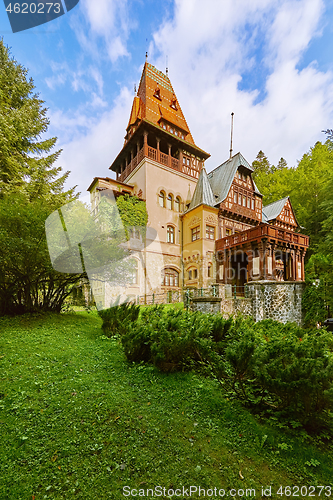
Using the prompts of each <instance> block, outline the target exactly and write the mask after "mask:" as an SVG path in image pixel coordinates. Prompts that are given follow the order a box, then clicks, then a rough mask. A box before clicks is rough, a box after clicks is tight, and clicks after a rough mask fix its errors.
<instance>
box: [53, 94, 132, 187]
mask: <svg viewBox="0 0 333 500" xmlns="http://www.w3.org/2000/svg"><path fill="white" fill-rule="evenodd" d="M132 99H133V94H132V92H130V91H129V90H128V89H127V88H123V89H122V91H121V93H120V95H119V96H118V98H117V100H116V101H115V102H114V103H113V107H112V109H109V110H107V111H105V112H104V113H103V114H102V116H101V117H100V118H99V119H97V120H92V119H91V118H90V117H88V116H87V115H85V114H84V113H82V114H77V115H76V116H73V117H70V116H68V114H63V113H59V112H58V113H56V114H54V115H52V116H51V123H52V127H63V133H62V137H66V136H67V131H68V134H69V135H70V137H72V135H73V129H74V130H76V133H74V137H73V138H71V139H70V140H68V142H62V143H59V145H58V147H60V148H63V153H62V154H61V156H60V158H59V160H58V165H60V166H62V168H63V170H64V171H67V170H70V171H71V175H70V177H69V179H68V181H67V186H68V187H71V186H73V185H78V186H79V187H78V189H79V191H81V192H82V195H84V194H85V193H86V190H87V188H88V186H89V185H90V183H91V181H92V179H93V178H94V177H113V173H112V172H111V171H110V170H108V168H109V166H110V164H111V162H112V161H113V159H114V158H115V157H116V156H117V154H118V153H119V145H122V144H123V142H124V133H125V129H126V126H127V122H128V118H129V110H130V109H131V105H132ZM81 127H83V128H84V132H83V133H82V132H80V128H81Z"/></svg>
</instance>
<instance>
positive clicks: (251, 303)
mask: <svg viewBox="0 0 333 500" xmlns="http://www.w3.org/2000/svg"><path fill="white" fill-rule="evenodd" d="M246 288H247V297H246V298H243V297H237V298H233V297H232V293H231V285H220V286H219V297H220V298H221V312H222V314H224V315H228V316H230V315H236V314H238V313H240V314H242V315H243V316H252V317H253V318H254V320H255V321H261V320H263V319H273V320H276V321H280V322H281V323H287V322H289V321H290V322H295V323H297V324H299V325H301V324H302V322H303V316H302V295H303V290H304V283H303V282H299V281H293V282H290V281H289V282H287V281H284V282H281V281H279V282H276V281H255V282H250V283H248V284H247V285H246Z"/></svg>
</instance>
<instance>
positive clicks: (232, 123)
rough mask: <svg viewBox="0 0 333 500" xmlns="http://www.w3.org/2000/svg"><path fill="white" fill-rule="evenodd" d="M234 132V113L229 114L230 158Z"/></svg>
mask: <svg viewBox="0 0 333 500" xmlns="http://www.w3.org/2000/svg"><path fill="white" fill-rule="evenodd" d="M233 132H234V113H233V112H232V113H231V135H230V158H231V157H232V136H233Z"/></svg>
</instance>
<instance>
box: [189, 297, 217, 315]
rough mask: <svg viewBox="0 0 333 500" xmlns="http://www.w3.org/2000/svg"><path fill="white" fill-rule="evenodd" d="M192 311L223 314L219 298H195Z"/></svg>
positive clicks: (191, 307) (192, 302) (192, 300)
mask: <svg viewBox="0 0 333 500" xmlns="http://www.w3.org/2000/svg"><path fill="white" fill-rule="evenodd" d="M190 309H191V311H200V312H203V313H211V314H217V313H219V312H221V299H220V298H218V297H193V298H192V299H191V302H190Z"/></svg>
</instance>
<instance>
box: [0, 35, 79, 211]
mask: <svg viewBox="0 0 333 500" xmlns="http://www.w3.org/2000/svg"><path fill="white" fill-rule="evenodd" d="M46 113H47V108H46V107H44V101H42V100H41V99H40V98H39V95H38V94H37V93H36V92H35V86H34V82H33V80H32V78H30V79H29V78H28V70H27V69H25V68H24V67H23V66H21V65H20V64H18V63H17V61H16V60H15V59H14V58H12V57H11V56H10V51H9V49H8V48H7V47H6V46H5V45H4V42H3V40H0V193H1V196H3V195H5V194H6V193H11V192H13V191H18V190H19V191H21V192H24V193H25V194H26V197H27V198H28V199H29V200H33V199H36V198H44V199H45V201H55V197H58V202H59V203H62V202H64V201H65V200H66V199H69V198H70V197H73V194H74V189H75V188H73V189H70V190H69V191H67V192H64V191H63V186H64V182H65V181H66V179H67V177H68V175H69V172H66V173H63V174H62V175H60V176H59V174H61V170H62V169H61V167H53V164H54V162H55V161H56V160H57V159H58V158H59V155H60V153H61V151H60V150H58V151H55V152H52V153H51V150H52V149H53V148H54V146H55V144H56V140H57V139H56V137H52V138H47V139H44V137H43V136H44V134H45V132H47V129H48V126H49V119H48V118H47V115H46Z"/></svg>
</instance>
